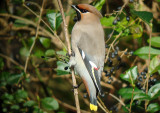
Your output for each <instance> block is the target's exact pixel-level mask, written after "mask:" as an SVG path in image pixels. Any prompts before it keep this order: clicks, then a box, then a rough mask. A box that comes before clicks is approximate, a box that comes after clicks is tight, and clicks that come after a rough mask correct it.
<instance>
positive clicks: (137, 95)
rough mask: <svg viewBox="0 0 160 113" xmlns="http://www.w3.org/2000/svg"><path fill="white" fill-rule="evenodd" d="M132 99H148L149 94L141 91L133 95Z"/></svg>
mask: <svg viewBox="0 0 160 113" xmlns="http://www.w3.org/2000/svg"><path fill="white" fill-rule="evenodd" d="M133 100H150V96H148V95H146V94H145V93H143V92H142V93H138V94H136V95H134V97H133Z"/></svg>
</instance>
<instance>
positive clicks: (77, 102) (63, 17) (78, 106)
mask: <svg viewBox="0 0 160 113" xmlns="http://www.w3.org/2000/svg"><path fill="white" fill-rule="evenodd" d="M57 2H58V5H59V8H60V12H61V15H62V19H63V25H64V27H63V28H64V34H65V39H66V42H67V47H68V53H69V54H71V46H70V41H69V35H68V29H67V25H66V20H65V16H64V11H63V7H62V3H61V0H57ZM71 71H72V81H73V86H76V85H77V83H76V78H75V75H74V70H73V68H72V69H71ZM74 97H75V102H76V108H77V113H80V105H79V99H78V90H77V89H74Z"/></svg>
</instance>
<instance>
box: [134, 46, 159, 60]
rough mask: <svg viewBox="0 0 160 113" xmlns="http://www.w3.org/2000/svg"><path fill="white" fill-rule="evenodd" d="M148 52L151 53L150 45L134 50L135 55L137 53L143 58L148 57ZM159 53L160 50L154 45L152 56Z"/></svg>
mask: <svg viewBox="0 0 160 113" xmlns="http://www.w3.org/2000/svg"><path fill="white" fill-rule="evenodd" d="M148 54H149V46H145V47H142V48H139V49H138V50H136V51H135V52H134V55H137V56H139V57H140V58H142V59H148ZM159 54H160V50H158V49H154V48H152V47H151V48H150V55H151V58H153V57H154V56H156V55H159Z"/></svg>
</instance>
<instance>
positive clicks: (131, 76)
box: [120, 66, 138, 87]
mask: <svg viewBox="0 0 160 113" xmlns="http://www.w3.org/2000/svg"><path fill="white" fill-rule="evenodd" d="M137 73H138V70H137V66H134V67H132V68H130V69H128V70H127V71H126V73H125V74H121V75H120V77H121V79H123V80H125V81H128V82H129V83H131V84H132V86H133V87H135V84H134V83H135V80H136V78H137Z"/></svg>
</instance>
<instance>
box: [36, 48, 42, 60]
mask: <svg viewBox="0 0 160 113" xmlns="http://www.w3.org/2000/svg"><path fill="white" fill-rule="evenodd" d="M34 55H35V56H36V57H38V58H41V56H44V52H43V51H42V50H40V49H38V50H36V51H35V53H34Z"/></svg>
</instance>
